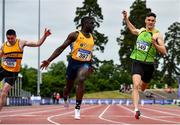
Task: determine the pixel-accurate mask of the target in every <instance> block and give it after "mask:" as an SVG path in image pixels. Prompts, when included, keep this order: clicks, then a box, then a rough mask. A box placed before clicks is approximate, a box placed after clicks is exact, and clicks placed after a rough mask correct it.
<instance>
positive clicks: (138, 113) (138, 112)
mask: <svg viewBox="0 0 180 125" xmlns="http://www.w3.org/2000/svg"><path fill="white" fill-rule="evenodd" d="M140 116H141V112H140V111H136V113H135V118H136V119H140Z"/></svg>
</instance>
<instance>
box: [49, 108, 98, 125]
mask: <svg viewBox="0 0 180 125" xmlns="http://www.w3.org/2000/svg"><path fill="white" fill-rule="evenodd" d="M96 107H99V105H96V106H91V107H88V108H83V109H81V111H84V110H88V109H93V108H96ZM71 113H74V110H73V111H70V112H65V113H61V114H57V115H52V116H49V117H47V120H48V121H49V122H50V123H52V124H56V125H62V124H60V123H58V122H55V121H53V120H52V118H54V117H58V116H63V115H67V114H71Z"/></svg>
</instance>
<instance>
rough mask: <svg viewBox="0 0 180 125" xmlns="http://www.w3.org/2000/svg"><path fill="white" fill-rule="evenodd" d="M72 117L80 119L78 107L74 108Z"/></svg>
mask: <svg viewBox="0 0 180 125" xmlns="http://www.w3.org/2000/svg"><path fill="white" fill-rule="evenodd" d="M74 118H75V119H77V120H79V119H80V109H75V114H74Z"/></svg>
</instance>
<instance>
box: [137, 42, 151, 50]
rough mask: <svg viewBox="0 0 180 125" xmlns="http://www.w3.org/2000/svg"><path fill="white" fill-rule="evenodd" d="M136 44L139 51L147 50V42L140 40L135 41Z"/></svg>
mask: <svg viewBox="0 0 180 125" xmlns="http://www.w3.org/2000/svg"><path fill="white" fill-rule="evenodd" d="M136 45H137V49H138V50H141V51H145V52H147V51H148V49H149V44H148V43H147V42H142V41H141V42H137V43H136Z"/></svg>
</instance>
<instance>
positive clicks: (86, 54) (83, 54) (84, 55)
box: [76, 49, 91, 61]
mask: <svg viewBox="0 0 180 125" xmlns="http://www.w3.org/2000/svg"><path fill="white" fill-rule="evenodd" d="M76 57H77V58H79V59H81V60H84V61H89V60H90V59H91V52H90V51H88V50H83V49H79V50H78V52H77V55H76Z"/></svg>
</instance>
